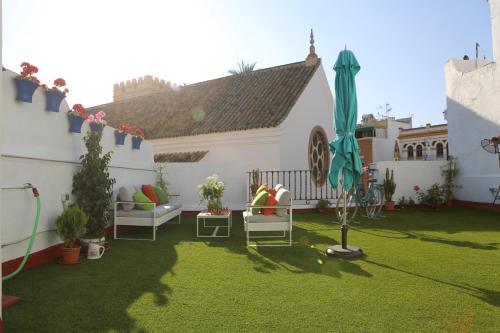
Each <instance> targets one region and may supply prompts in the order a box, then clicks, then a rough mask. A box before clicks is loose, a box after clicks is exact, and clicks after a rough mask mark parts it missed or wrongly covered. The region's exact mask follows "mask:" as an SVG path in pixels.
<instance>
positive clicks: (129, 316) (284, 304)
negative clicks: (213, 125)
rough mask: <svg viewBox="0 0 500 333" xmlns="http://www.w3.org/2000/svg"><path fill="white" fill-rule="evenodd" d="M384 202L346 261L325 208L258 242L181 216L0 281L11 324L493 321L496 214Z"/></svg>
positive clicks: (358, 328) (170, 326) (363, 326)
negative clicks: (107, 248) (387, 208)
mask: <svg viewBox="0 0 500 333" xmlns="http://www.w3.org/2000/svg"><path fill="white" fill-rule="evenodd" d="M386 215H387V217H386V218H385V219H382V220H378V221H369V220H366V219H362V218H361V219H359V220H360V222H361V223H360V224H359V225H356V226H353V228H352V229H351V230H350V231H349V243H350V244H353V245H357V246H360V247H362V248H363V250H364V251H365V252H366V256H365V257H364V258H363V259H358V260H354V261H345V260H341V259H333V258H329V257H325V256H324V255H323V252H324V250H325V248H326V246H327V245H331V244H336V243H338V242H339V241H340V232H339V226H338V225H334V224H332V223H330V222H329V221H330V220H331V216H329V215H326V214H325V215H323V214H296V215H294V220H295V222H294V237H293V238H294V241H295V242H296V245H295V246H293V247H291V248H288V247H282V248H260V249H258V250H255V249H247V248H246V247H245V238H244V234H243V230H242V229H243V228H242V225H241V219H238V218H236V219H234V229H233V230H232V235H231V238H230V239H217V240H211V239H207V238H204V239H196V238H195V234H196V233H195V224H194V218H183V222H182V224H181V225H180V226H179V225H166V226H162V227H161V228H160V230H159V232H158V234H157V235H158V240H157V241H156V242H146V241H124V240H120V241H111V245H112V250H111V252H109V253H106V254H105V255H104V257H103V258H102V259H101V260H97V261H89V260H84V261H83V263H82V264H81V265H77V266H72V267H67V266H60V265H57V264H55V263H52V264H46V265H43V266H40V267H37V268H33V269H31V270H29V271H26V272H23V273H21V274H20V275H18V276H17V277H15V278H14V279H12V280H11V281H7V282H5V283H4V294H13V295H18V296H20V297H21V298H22V301H21V303H19V304H17V305H15V306H14V307H12V308H10V309H8V310H6V311H4V314H3V318H4V322H5V328H6V332H189V331H197V332H224V331H225V332H238V331H253V332H272V331H280V332H289V331H297V332H500V249H499V247H500V214H498V213H489V212H482V211H477V210H465V209H449V210H443V211H441V212H438V213H432V212H419V211H403V212H396V213H391V214H386ZM136 233H137V232H136ZM139 233H140V232H139Z"/></svg>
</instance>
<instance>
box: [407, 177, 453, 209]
mask: <svg viewBox="0 0 500 333" xmlns="http://www.w3.org/2000/svg"><path fill="white" fill-rule="evenodd" d="M414 190H415V192H416V193H417V198H418V202H419V203H420V204H421V205H424V206H426V207H428V208H431V209H433V210H437V209H438V207H439V205H441V204H443V203H444V198H445V190H444V189H443V186H441V185H439V184H438V183H434V184H432V185H431V187H430V188H428V189H427V190H426V191H421V190H420V187H419V186H418V185H416V186H415V187H414Z"/></svg>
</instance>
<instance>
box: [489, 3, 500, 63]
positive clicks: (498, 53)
mask: <svg viewBox="0 0 500 333" xmlns="http://www.w3.org/2000/svg"><path fill="white" fill-rule="evenodd" d="M488 2H489V3H490V16H491V37H492V40H493V43H492V48H493V60H494V61H496V62H500V0H488Z"/></svg>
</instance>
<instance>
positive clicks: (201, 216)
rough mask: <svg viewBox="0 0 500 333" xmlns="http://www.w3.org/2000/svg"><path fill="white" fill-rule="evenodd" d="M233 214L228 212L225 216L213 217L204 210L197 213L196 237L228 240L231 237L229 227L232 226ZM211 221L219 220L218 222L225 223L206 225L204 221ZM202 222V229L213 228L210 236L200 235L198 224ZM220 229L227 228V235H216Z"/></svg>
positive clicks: (213, 215)
mask: <svg viewBox="0 0 500 333" xmlns="http://www.w3.org/2000/svg"><path fill="white" fill-rule="evenodd" d="M232 215H233V212H232V211H231V210H230V211H229V212H228V213H227V214H223V215H215V214H212V213H209V212H208V211H206V210H204V211H201V212H199V213H198V215H196V237H198V238H200V237H224V238H228V237H230V236H231V227H232V226H233V216H232ZM211 219H219V220H224V221H225V223H224V224H223V225H207V224H206V220H209V223H210V220H211ZM201 221H203V228H214V231H213V232H212V234H211V235H200V222H201ZM220 228H227V235H220V236H219V235H217V233H218V232H219V229H220Z"/></svg>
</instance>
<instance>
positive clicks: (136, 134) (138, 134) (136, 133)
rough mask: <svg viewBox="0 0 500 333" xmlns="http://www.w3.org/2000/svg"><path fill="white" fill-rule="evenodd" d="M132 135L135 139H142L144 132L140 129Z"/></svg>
mask: <svg viewBox="0 0 500 333" xmlns="http://www.w3.org/2000/svg"><path fill="white" fill-rule="evenodd" d="M134 134H135V136H136V137H139V138H144V132H143V131H142V130H141V129H140V128H136V129H135V131H134Z"/></svg>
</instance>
